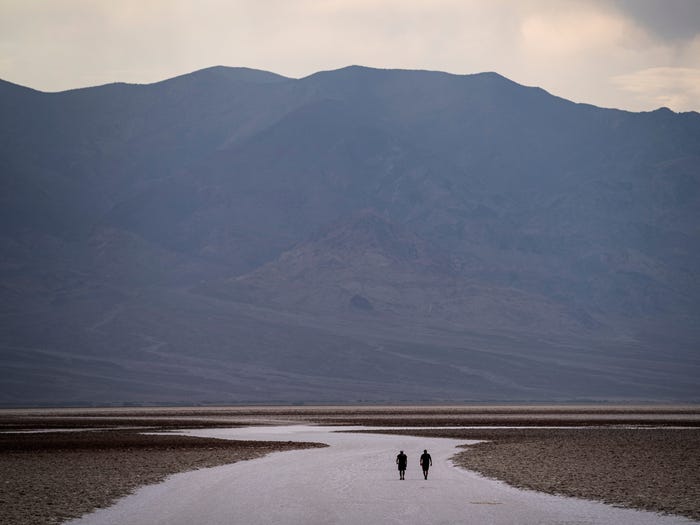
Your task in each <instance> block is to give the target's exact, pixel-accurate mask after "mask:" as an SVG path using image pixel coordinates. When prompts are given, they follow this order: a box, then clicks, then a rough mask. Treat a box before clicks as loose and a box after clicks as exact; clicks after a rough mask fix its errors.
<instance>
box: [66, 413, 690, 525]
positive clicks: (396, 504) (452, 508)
mask: <svg viewBox="0 0 700 525" xmlns="http://www.w3.org/2000/svg"><path fill="white" fill-rule="evenodd" d="M354 428H359V427H354ZM347 429H348V427H336V428H334V427H313V426H302V425H299V426H281V427H249V428H236V429H205V430H187V431H183V432H182V433H183V434H186V435H191V436H202V437H217V438H225V439H246V440H250V439H253V440H255V439H260V440H268V441H272V440H280V441H288V440H293V441H317V442H323V443H327V444H329V445H330V447H328V448H324V449H311V450H300V451H292V452H285V453H276V454H272V455H269V456H266V457H264V458H261V459H256V460H252V461H244V462H240V463H236V464H232V465H226V466H222V467H216V468H211V469H203V470H199V471H195V472H188V473H184V474H177V475H174V476H171V477H170V478H168V479H167V480H166V481H165V482H163V483H161V484H158V485H152V486H148V487H143V488H141V489H139V490H138V491H137V492H136V493H135V494H133V495H131V496H128V497H126V498H124V499H122V500H120V501H118V502H117V503H116V504H115V505H114V506H112V507H110V508H107V509H101V510H98V511H96V512H94V513H92V514H89V515H86V516H84V517H83V518H81V519H78V520H74V521H71V522H69V523H70V524H72V525H111V524H115V525H116V524H125V523H129V524H132V525H139V524H143V525H146V524H148V525H159V524H163V525H165V524H168V525H179V524H182V525H186V524H187V525H190V524H198V523H202V524H210V525H219V524H221V525H223V524H226V525H231V524H257V523H259V524H306V525H314V524H331V523H334V524H363V525H369V524H375V523H376V524H380V523H382V524H384V523H389V524H390V523H401V524H472V523H473V524H480V525H483V524H493V525H515V524H519V525H522V524H543V525H546V524H552V525H554V524H558V525H563V524H567V525H584V524H606V525H607V524H630V525H632V524H634V525H645V524H649V525H652V524H654V525H656V524H659V525H666V524H681V523H685V524H688V523H696V522H693V521H690V520H688V519H685V518H681V517H676V516H662V515H659V514H655V513H650V512H642V511H637V510H629V509H620V508H615V507H611V506H609V505H605V504H602V503H596V502H589V501H583V500H578V499H573V498H564V497H559V496H551V495H546V494H541V493H536V492H530V491H522V490H518V489H515V488H512V487H509V486H507V485H505V484H504V483H501V482H498V481H493V480H489V479H485V478H483V477H481V476H478V475H476V474H473V473H471V472H468V471H465V470H462V469H459V468H456V467H454V466H452V464H451V462H450V460H449V458H450V457H451V456H452V455H453V454H454V453H455V452H456V451H457V449H456V448H455V447H456V446H457V445H459V444H464V441H456V440H450V439H440V438H420V437H410V436H392V435H378V434H349V433H337V432H334V431H335V430H347ZM399 449H402V450H404V451H405V452H406V453H407V454H408V461H409V464H408V470H407V472H406V480H405V481H400V480H399V479H398V472H397V470H396V466H395V464H394V460H395V457H396V454H397V453H398V451H399ZM423 449H428V451H429V452H430V453H431V455H432V457H433V463H434V464H433V467H432V468H431V471H430V476H429V479H428V480H427V481H425V480H423V476H422V474H421V469H420V466H419V465H418V457H419V455H420V453H421V452H422V451H423Z"/></svg>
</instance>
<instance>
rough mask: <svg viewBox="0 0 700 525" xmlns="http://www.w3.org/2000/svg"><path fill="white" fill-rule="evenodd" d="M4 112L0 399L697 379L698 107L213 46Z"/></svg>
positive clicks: (669, 393) (489, 395)
mask: <svg viewBox="0 0 700 525" xmlns="http://www.w3.org/2000/svg"><path fill="white" fill-rule="evenodd" d="M0 122H2V124H1V125H0V138H1V139H2V140H1V141H0V159H2V160H0V163H1V166H2V169H0V243H1V244H0V246H1V250H2V251H1V254H2V259H1V260H0V299H2V312H1V313H2V321H1V323H2V330H1V331H0V332H1V336H0V356H1V357H0V358H1V359H2V361H3V364H4V365H5V367H6V368H7V369H8V370H10V371H11V374H9V375H8V381H7V382H6V383H5V385H4V386H3V387H2V389H0V402H4V403H23V402H32V403H41V402H45V401H47V400H57V399H58V400H64V401H70V402H75V403H86V402H95V403H99V402H120V401H128V402H138V401H143V400H151V401H157V402H169V401H172V402H192V401H198V402H201V401H225V402H236V401H272V400H275V401H304V400H328V401H343V400H358V399H372V400H398V399H401V400H430V399H433V400H438V399H439V400H449V399H493V400H504V399H523V400H525V399H527V400H550V399H581V398H589V399H593V398H595V399H602V398H605V399H609V398H615V399H664V400H688V399H697V398H698V397H699V394H700V388H698V386H699V385H698V382H697V379H694V378H697V377H700V375H699V374H698V373H697V372H698V371H700V363H699V362H698V356H697V351H696V349H697V342H698V340H699V338H700V334H699V331H698V328H697V327H698V326H700V322H699V321H700V319H699V318H698V317H699V312H700V279H699V278H698V277H699V276H698V268H699V267H700V230H698V228H697V225H698V224H700V156H699V155H698V152H700V115H698V114H697V113H684V114H676V113H673V112H671V111H669V110H666V109H660V110H657V111H653V112H648V113H630V112H624V111H618V110H611V109H601V108H596V107H593V106H588V105H582V104H574V103H572V102H569V101H566V100H563V99H560V98H557V97H553V96H551V95H550V94H548V93H546V92H545V91H543V90H541V89H538V88H529V87H524V86H520V85H518V84H516V83H514V82H511V81H510V80H508V79H506V78H504V77H502V76H500V75H497V74H495V73H482V74H476V75H463V76H458V75H450V74H446V73H440V72H427V71H401V70H376V69H370V68H363V67H358V66H353V67H348V68H343V69H340V70H336V71H326V72H320V73H317V74H314V75H311V76H309V77H306V78H302V79H290V78H285V77H282V76H279V75H275V74H274V73H268V72H263V71H256V70H250V69H245V68H223V67H215V68H209V69H206V70H202V71H197V72H194V73H191V74H187V75H182V76H180V77H176V78H174V79H169V80H165V81H162V82H158V83H155V84H150V85H127V84H110V85H107V86H99V87H95V88H88V89H80V90H73V91H67V92H62V93H41V92H38V91H34V90H30V89H27V88H24V87H21V86H16V85H14V84H11V83H6V82H0ZM418 368H426V369H429V370H430V373H426V374H424V375H423V376H422V378H421V379H420V381H416V380H415V378H414V376H415V370H416V369H418ZM269 378H275V380H274V381H269ZM107 385H111V386H109V388H108V387H107ZM116 385H121V386H116ZM115 389H116V390H115ZM363 396H364V397H363Z"/></svg>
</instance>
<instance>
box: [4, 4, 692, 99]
mask: <svg viewBox="0 0 700 525" xmlns="http://www.w3.org/2000/svg"><path fill="white" fill-rule="evenodd" d="M351 64H361V65H366V66H373V67H382V68H410V69H433V70H442V71H449V72H451V73H460V74H461V73H477V72H481V71H496V72H498V73H501V74H502V75H505V76H507V77H508V78H511V79H512V80H515V81H516V82H519V83H521V84H526V85H536V86H540V87H543V88H544V89H546V90H548V91H549V92H551V93H553V94H555V95H559V96H562V97H565V98H568V99H571V100H574V101H577V102H588V103H591V104H596V105H599V106H606V107H619V108H624V109H631V110H635V111H641V110H649V109H655V108H657V107H660V106H667V107H670V108H671V109H673V110H675V111H688V110H696V111H700V0H0V78H2V79H4V80H9V81H11V82H15V83H18V84H22V85H25V86H29V87H33V88H35V89H40V90H44V91H59V90H64V89H70V88H75V87H83V86H90V85H97V84H104V83H108V82H114V81H124V82H137V83H147V82H154V81H157V80H162V79H164V78H169V77H172V76H176V75H178V74H182V73H187V72H190V71H194V70H196V69H201V68H204V67H208V66H212V65H226V66H247V67H252V68H257V69H266V70H269V71H274V72H276V73H280V74H282V75H286V76H290V77H303V76H306V75H309V74H311V73H313V72H315V71H319V70H325V69H336V68H339V67H343V66H347V65H351Z"/></svg>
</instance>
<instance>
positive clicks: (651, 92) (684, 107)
mask: <svg viewBox="0 0 700 525" xmlns="http://www.w3.org/2000/svg"><path fill="white" fill-rule="evenodd" d="M612 81H613V83H614V84H615V85H616V86H617V87H619V88H620V89H622V90H623V91H626V92H628V93H632V94H633V95H634V96H635V97H636V98H637V99H638V100H639V101H640V102H641V103H642V104H644V105H647V106H652V107H669V108H673V109H675V110H676V111H692V110H697V109H698V108H700V69H695V68H687V67H652V68H647V69H642V70H640V71H635V72H634V73H629V74H626V75H618V76H616V77H613V79H612Z"/></svg>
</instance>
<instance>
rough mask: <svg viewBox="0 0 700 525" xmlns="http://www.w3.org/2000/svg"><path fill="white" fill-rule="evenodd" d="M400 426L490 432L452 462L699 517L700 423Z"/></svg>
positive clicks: (544, 487) (460, 434)
mask: <svg viewBox="0 0 700 525" xmlns="http://www.w3.org/2000/svg"><path fill="white" fill-rule="evenodd" d="M394 432H396V431H392V433H394ZM401 433H407V434H411V435H421V436H431V437H449V438H456V439H480V440H488V441H486V442H483V443H479V444H477V445H472V446H465V447H464V448H465V450H464V451H463V452H460V453H458V454H457V455H456V456H455V457H454V458H453V460H454V462H455V463H456V464H457V465H459V466H461V467H464V468H466V469H469V470H473V471H476V472H479V473H481V474H483V475H484V476H487V477H489V478H494V479H499V480H502V481H505V482H506V483H509V484H511V485H513V486H515V487H519V488H524V489H531V490H537V491H541V492H546V493H550V494H561V495H565V496H573V497H579V498H584V499H589V500H598V501H604V502H606V503H610V504H614V505H620V506H625V507H631V508H637V509H643V510H651V511H657V512H663V513H671V514H677V515H681V516H686V517H689V518H692V519H695V520H700V430H698V429H670V428H664V429H658V428H653V429H652V428H605V427H600V428H581V429H554V428H548V429H488V430H477V429H471V430H470V429H459V430H418V431H416V430H411V431H406V432H401Z"/></svg>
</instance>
